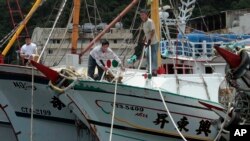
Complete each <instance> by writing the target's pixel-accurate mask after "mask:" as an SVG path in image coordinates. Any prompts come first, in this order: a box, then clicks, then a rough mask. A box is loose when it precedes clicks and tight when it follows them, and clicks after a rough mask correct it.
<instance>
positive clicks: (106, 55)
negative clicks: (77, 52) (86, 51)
mask: <svg viewBox="0 0 250 141" xmlns="http://www.w3.org/2000/svg"><path fill="white" fill-rule="evenodd" d="M109 59H114V60H116V61H117V62H118V63H119V64H120V65H121V66H122V64H121V60H120V59H119V57H118V56H117V55H116V54H115V53H114V52H113V51H112V50H111V49H110V48H109V42H108V41H107V40H103V41H102V42H101V45H98V46H96V47H95V48H93V49H92V50H91V51H90V55H89V61H88V76H90V77H91V78H93V79H95V80H100V79H101V77H102V74H103V73H104V71H105V72H106V71H107V70H108V67H107V66H106V65H105V64H104V62H103V60H109ZM96 67H97V69H98V76H97V77H94V73H95V68H96Z"/></svg>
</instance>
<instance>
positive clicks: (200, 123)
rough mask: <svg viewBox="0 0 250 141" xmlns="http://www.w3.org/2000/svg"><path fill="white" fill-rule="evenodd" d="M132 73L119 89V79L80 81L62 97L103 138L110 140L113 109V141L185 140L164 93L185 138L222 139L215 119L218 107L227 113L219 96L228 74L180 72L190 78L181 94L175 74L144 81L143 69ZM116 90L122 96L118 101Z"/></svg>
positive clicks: (183, 86) (180, 78)
mask: <svg viewBox="0 0 250 141" xmlns="http://www.w3.org/2000/svg"><path fill="white" fill-rule="evenodd" d="M129 75H131V74H130V72H128V73H127V76H129ZM127 76H126V75H125V77H124V81H123V83H122V84H118V85H117V87H116V85H115V84H114V83H109V82H98V81H91V80H80V79H79V81H77V83H76V85H75V86H74V87H73V88H72V89H69V90H67V91H66V92H65V93H64V94H61V95H60V96H59V98H60V100H61V101H62V102H64V103H65V104H66V105H68V106H69V107H70V108H71V109H72V111H73V112H74V113H75V114H76V115H77V116H78V118H79V119H81V120H82V121H83V122H84V123H85V124H86V125H89V127H90V128H92V129H93V130H95V131H96V134H97V136H98V137H99V139H100V140H101V141H107V140H109V136H110V127H111V124H112V123H111V119H112V110H113V108H115V116H114V123H113V124H114V128H113V134H112V137H113V140H119V141H127V140H142V141H144V140H157V141H161V140H162V141H163V140H168V139H171V140H181V137H180V135H179V134H178V132H177V131H176V129H175V127H174V125H173V123H172V121H171V119H170V115H169V114H168V113H167V111H166V108H165V107H164V105H163V102H162V99H161V97H160V94H161V93H162V95H163V97H164V102H165V103H166V105H167V107H168V109H169V111H170V113H171V115H172V117H173V119H174V121H175V123H176V125H177V127H178V128H179V129H180V130H181V133H182V134H183V135H184V136H185V138H187V139H188V140H190V139H191V140H213V139H214V138H215V137H216V135H217V133H218V128H217V126H214V125H213V123H214V122H215V121H217V120H218V119H219V115H218V114H216V113H215V112H214V110H212V109H213V108H214V109H217V110H218V109H219V110H218V111H219V112H222V113H223V107H222V106H221V105H220V104H218V100H217V99H218V87H219V84H220V83H221V82H222V80H223V79H222V78H223V77H222V76H220V75H218V74H211V75H203V76H202V77H201V76H200V75H187V74H186V75H180V76H178V79H179V80H185V81H186V82H188V83H187V84H185V85H179V91H180V93H177V92H176V91H178V90H177V89H178V88H177V84H176V77H175V76H174V75H172V76H171V75H164V76H161V77H153V78H152V80H147V79H144V77H143V76H142V74H140V73H139V74H136V75H133V77H127ZM201 80H204V81H205V82H206V86H205V87H207V90H206V89H205V88H204V85H203V84H202V83H201V84H200V82H202V81H201ZM115 88H116V95H117V97H116V102H115V104H114V103H113V102H114V93H115ZM206 92H208V94H209V97H210V100H208V96H207V94H206ZM216 97H217V98H216ZM211 99H213V100H211ZM114 105H115V106H114ZM206 105H208V106H206Z"/></svg>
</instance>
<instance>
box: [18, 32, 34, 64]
mask: <svg viewBox="0 0 250 141" xmlns="http://www.w3.org/2000/svg"><path fill="white" fill-rule="evenodd" d="M34 54H37V46H36V44H34V43H32V42H31V39H30V37H29V36H26V37H25V44H24V45H23V46H22V47H21V51H20V56H21V58H22V63H23V65H27V62H28V60H30V59H33V55H34Z"/></svg>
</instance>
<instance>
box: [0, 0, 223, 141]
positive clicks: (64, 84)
mask: <svg viewBox="0 0 250 141" xmlns="http://www.w3.org/2000/svg"><path fill="white" fill-rule="evenodd" d="M37 2H38V1H37ZM194 2H195V1H190V0H188V1H186V2H184V3H185V5H186V7H185V8H186V9H189V8H190V6H191V7H192V4H193V3H194ZM136 3H137V0H133V1H132V3H131V4H130V5H128V7H127V8H126V9H125V11H123V12H122V13H121V14H120V15H119V16H118V17H117V18H116V19H115V20H114V21H113V22H111V23H110V24H109V25H108V26H107V27H106V28H105V29H104V30H103V31H102V32H101V33H100V34H99V35H98V36H96V38H94V39H93V40H92V41H91V42H90V43H89V45H88V46H87V47H86V48H85V50H84V51H83V52H82V53H81V54H80V56H82V55H83V54H84V53H86V52H88V50H89V49H90V48H91V47H92V46H93V45H94V44H95V43H96V42H98V40H99V39H100V38H101V37H102V35H104V34H105V33H106V32H107V31H108V30H109V29H110V27H112V26H113V25H114V24H115V23H116V22H117V21H119V20H120V19H121V17H122V16H124V15H125V13H126V12H127V11H128V10H129V9H130V8H131V7H133V6H134V5H136ZM75 4H76V5H79V1H76V3H75ZM38 5H39V4H38ZM151 5H152V9H154V10H152V11H154V14H155V15H154V16H152V17H156V20H155V21H156V22H158V23H160V22H159V21H160V20H159V12H158V10H159V9H158V7H159V6H158V1H157V0H153V1H152V4H151ZM155 7H157V8H155ZM74 10H75V12H77V9H74ZM78 10H79V9H78ZM182 11H185V10H182ZM78 12H79V11H78ZM189 12H190V11H189ZM152 15H153V14H152ZM180 15H183V14H180ZM184 15H185V16H187V17H188V15H186V14H184ZM27 17H28V16H27ZM157 17H158V18H157ZM73 19H74V18H73ZM73 21H74V20H73ZM75 22H76V23H74V24H73V30H72V31H76V32H78V31H77V29H78V23H77V21H75ZM74 33H75V32H74ZM158 33H160V30H159V31H158ZM72 37H73V39H75V40H76V41H77V35H75V34H73V35H72ZM75 40H72V41H75ZM175 42H176V40H175ZM179 42H180V41H177V43H176V44H177V45H179ZM182 43H183V42H180V44H181V45H182V46H180V47H179V48H178V47H177V48H176V49H175V48H173V45H175V44H174V41H171V40H166V41H162V42H161V48H162V56H163V57H164V55H166V52H167V53H168V54H167V55H168V56H165V57H168V58H170V59H167V61H166V62H165V64H170V63H171V61H172V59H174V63H173V62H172V63H171V65H172V70H174V71H173V72H172V74H170V71H169V73H168V74H165V73H163V74H160V73H159V74H158V76H157V77H152V76H151V74H150V73H148V72H147V71H146V70H139V69H129V68H127V69H126V71H125V72H123V71H122V70H120V69H119V68H116V67H115V66H113V67H111V68H110V69H109V70H110V71H109V72H110V73H111V74H113V76H114V77H113V78H111V79H110V81H107V80H104V79H102V80H101V81H95V80H93V79H91V78H89V77H88V76H86V73H84V72H85V70H86V68H82V66H83V65H82V64H80V65H79V64H78V62H80V61H79V60H78V59H79V56H78V55H77V54H74V53H75V51H76V46H77V42H74V43H73V42H72V46H73V49H72V51H73V52H72V53H73V54H72V55H70V57H71V58H70V59H69V60H71V61H72V60H73V61H72V63H69V64H71V65H72V64H74V67H71V66H66V65H63V66H54V67H46V66H44V65H42V64H39V63H37V62H34V61H32V64H33V65H34V66H35V67H36V68H37V69H34V68H33V67H30V66H17V65H7V64H1V65H0V73H1V75H0V81H1V84H3V85H1V86H0V90H1V93H0V94H1V95H0V96H1V101H0V102H1V105H2V107H4V108H2V110H3V111H5V112H4V113H6V114H5V116H4V118H2V119H3V120H2V121H4V122H3V123H7V124H11V126H13V128H14V131H15V132H14V133H15V135H16V138H17V139H18V140H21V141H26V140H28V138H29V137H30V135H32V134H29V133H30V132H31V129H32V128H29V127H27V126H25V125H33V124H34V130H32V132H31V133H33V134H35V135H37V136H34V138H35V139H36V140H45V138H44V136H45V137H46V140H65V141H67V140H77V139H78V138H80V140H101V141H106V140H108V139H109V140H119V141H127V140H159V141H161V140H168V139H169V140H186V139H187V140H214V139H216V138H218V137H220V136H221V135H222V134H221V133H220V132H219V130H220V129H221V128H220V127H219V125H220V123H221V122H222V121H221V118H222V117H224V116H225V115H226V110H225V108H224V106H223V105H222V104H220V103H219V98H218V97H219V94H218V93H219V88H220V87H221V86H220V84H221V83H222V82H223V81H224V73H216V72H218V70H222V68H221V66H223V65H225V63H221V62H219V63H218V62H216V64H215V65H214V66H215V71H210V73H209V74H205V72H206V65H205V64H207V65H209V63H210V62H211V61H213V60H212V57H214V56H213V55H212V53H213V52H212V48H211V47H212V45H214V44H215V43H214V42H213V43H206V42H203V41H202V43H201V42H198V43H193V44H194V45H198V46H197V48H200V50H201V51H200V52H198V53H197V49H195V47H196V46H192V47H191V48H194V49H192V50H191V51H190V46H189V45H190V44H182ZM193 44H191V45H193ZM183 45H185V46H183ZM187 45H188V46H187ZM184 47H189V49H188V50H186V49H185V48H184ZM164 49H165V50H164ZM185 51H188V52H187V53H186V52H185ZM3 53H5V52H3ZM209 53H210V54H209ZM196 54H199V55H196ZM128 59H131V58H128ZM196 60H198V61H196ZM107 62H110V61H107ZM111 62H112V60H111ZM190 62H191V64H190ZM109 64H110V63H109ZM171 65H169V66H168V68H166V70H171V69H169V68H170V66H171ZM163 66H164V65H163ZM165 66H167V65H165ZM218 66H219V67H218ZM139 68H140V67H139ZM217 68H218V70H217ZM41 72H42V73H41ZM179 73H182V74H179ZM32 76H33V77H32ZM121 78H122V79H121ZM48 84H49V85H48ZM6 88H8V89H6ZM32 93H34V94H32ZM32 95H33V96H32ZM33 98H34V99H33ZM2 99H4V100H2ZM32 99H33V102H34V103H31V102H30V101H31V100H32ZM7 105H8V106H7ZM32 115H33V117H32ZM6 117H9V118H8V120H6ZM32 119H33V122H31V121H32ZM65 122H66V124H65ZM74 123H77V124H74ZM36 124H37V125H36ZM52 124H53V126H52ZM1 127H2V126H1ZM35 127H37V128H35ZM41 127H43V129H50V130H40V129H41ZM62 130H63V131H62ZM18 131H20V132H18ZM51 131H53V132H51ZM17 132H18V133H19V134H17ZM59 132H60V136H58V134H59ZM77 133H80V135H82V134H83V135H82V136H79V134H77ZM89 133H90V134H89ZM48 134H49V135H51V136H50V137H49V136H47V135H48ZM223 137H224V136H223Z"/></svg>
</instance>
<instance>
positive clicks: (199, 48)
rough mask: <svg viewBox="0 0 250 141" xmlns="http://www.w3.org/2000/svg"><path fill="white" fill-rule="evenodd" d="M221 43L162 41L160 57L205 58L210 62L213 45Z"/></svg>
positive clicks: (212, 54) (220, 43)
mask: <svg viewBox="0 0 250 141" xmlns="http://www.w3.org/2000/svg"><path fill="white" fill-rule="evenodd" d="M222 44H224V43H223V42H221V41H220V42H207V41H202V42H183V41H176V40H171V41H170V42H169V41H168V40H163V41H161V42H160V48H161V55H162V56H163V57H176V56H179V57H185V58H193V59H198V58H206V59H207V60H210V59H211V58H212V57H213V56H214V51H213V50H214V49H213V46H214V45H222Z"/></svg>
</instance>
